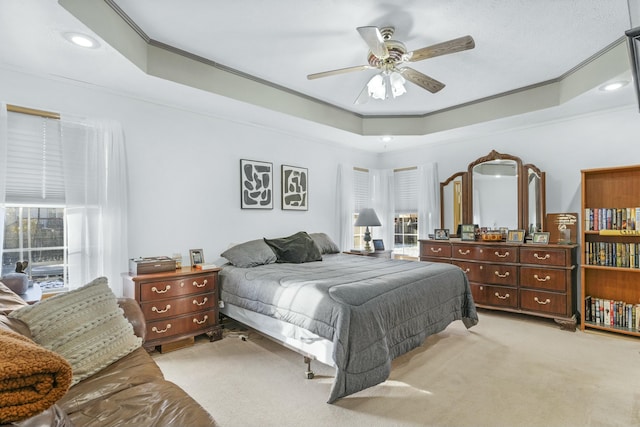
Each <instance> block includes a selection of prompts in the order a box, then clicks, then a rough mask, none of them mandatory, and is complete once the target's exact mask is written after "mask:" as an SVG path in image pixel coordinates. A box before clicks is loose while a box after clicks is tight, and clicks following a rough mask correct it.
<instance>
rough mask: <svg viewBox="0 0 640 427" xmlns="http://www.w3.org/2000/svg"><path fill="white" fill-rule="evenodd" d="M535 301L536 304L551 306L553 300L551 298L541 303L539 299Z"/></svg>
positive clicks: (536, 298)
mask: <svg viewBox="0 0 640 427" xmlns="http://www.w3.org/2000/svg"><path fill="white" fill-rule="evenodd" d="M533 300H534V301H535V302H537V303H538V304H540V305H547V304H549V303H550V302H551V300H550V299H549V298H547V299H546V300H545V301H540V300H539V299H538V297H535V298H534V299H533Z"/></svg>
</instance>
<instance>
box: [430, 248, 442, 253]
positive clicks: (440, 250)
mask: <svg viewBox="0 0 640 427" xmlns="http://www.w3.org/2000/svg"><path fill="white" fill-rule="evenodd" d="M429 249H431V252H434V253H436V254H437V253H438V252H442V248H438V249H436V248H429Z"/></svg>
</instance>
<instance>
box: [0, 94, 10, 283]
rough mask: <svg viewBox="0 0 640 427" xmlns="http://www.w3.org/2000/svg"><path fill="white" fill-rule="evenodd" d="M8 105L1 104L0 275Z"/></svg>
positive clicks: (0, 267) (5, 193)
mask: <svg viewBox="0 0 640 427" xmlns="http://www.w3.org/2000/svg"><path fill="white" fill-rule="evenodd" d="M7 143H8V141H7V104H5V103H4V102H3V103H2V104H0V275H1V273H2V259H3V258H2V248H3V247H4V244H3V242H4V214H5V201H6V195H7V191H6V185H7Z"/></svg>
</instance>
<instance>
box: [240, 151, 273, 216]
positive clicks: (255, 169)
mask: <svg viewBox="0 0 640 427" xmlns="http://www.w3.org/2000/svg"><path fill="white" fill-rule="evenodd" d="M240 192H241V195H240V207H241V208H242V209H273V164H272V163H269V162H259V161H256V160H245V159H242V160H240Z"/></svg>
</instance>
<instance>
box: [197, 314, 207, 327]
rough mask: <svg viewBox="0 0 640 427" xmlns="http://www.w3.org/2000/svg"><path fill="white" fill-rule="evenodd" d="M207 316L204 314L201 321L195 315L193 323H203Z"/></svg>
mask: <svg viewBox="0 0 640 427" xmlns="http://www.w3.org/2000/svg"><path fill="white" fill-rule="evenodd" d="M208 318H209V316H207V315H205V316H204V319H202V321H200V320H198V319H196V318H195V317H194V318H193V323H197V324H198V325H202V324H203V323H206V322H207V319H208Z"/></svg>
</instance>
